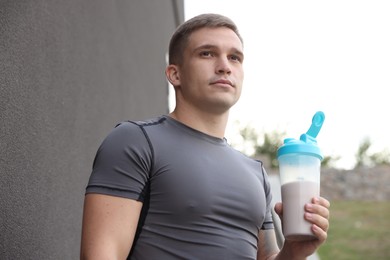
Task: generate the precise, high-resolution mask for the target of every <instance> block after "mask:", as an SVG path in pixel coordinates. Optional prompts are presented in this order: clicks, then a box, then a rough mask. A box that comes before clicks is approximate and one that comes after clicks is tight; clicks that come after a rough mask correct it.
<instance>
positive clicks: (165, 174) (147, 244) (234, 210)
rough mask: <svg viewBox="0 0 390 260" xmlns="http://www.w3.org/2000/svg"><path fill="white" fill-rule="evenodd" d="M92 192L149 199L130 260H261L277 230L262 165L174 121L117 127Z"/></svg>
mask: <svg viewBox="0 0 390 260" xmlns="http://www.w3.org/2000/svg"><path fill="white" fill-rule="evenodd" d="M86 192H87V193H99V194H107V195H113V196H120V197H124V198H129V199H134V200H138V201H142V202H143V209H142V213H141V218H140V223H139V225H138V230H137V234H136V237H135V241H134V243H133V248H132V250H131V252H130V255H129V258H128V259H142V260H143V259H146V260H150V259H151V260H154V259H159V260H160V259H161V260H163V259H202V260H206V259H213V260H215V259H235V260H236V259H256V254H257V239H258V232H259V230H260V229H272V228H273V223H272V216H271V192H270V185H269V182H268V179H267V175H266V172H265V170H264V168H263V166H262V163H261V162H259V161H256V160H253V159H251V158H249V157H247V156H245V155H243V154H242V153H240V152H238V151H236V150H235V149H233V148H232V147H230V146H229V145H228V144H227V142H226V140H225V139H220V138H216V137H212V136H209V135H206V134H204V133H201V132H199V131H197V130H194V129H192V128H189V127H187V126H186V125H184V124H182V123H180V122H178V121H176V120H174V119H172V118H170V117H168V116H161V117H159V118H156V119H152V120H150V121H145V122H123V123H121V124H119V125H118V126H117V127H115V128H114V129H113V130H112V132H111V133H109V135H108V136H107V137H106V138H105V140H104V141H103V143H102V144H101V146H100V148H99V149H98V151H97V154H96V157H95V160H94V164H93V171H92V174H91V177H90V180H89V183H88V186H87V189H86Z"/></svg>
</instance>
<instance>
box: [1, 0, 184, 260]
mask: <svg viewBox="0 0 390 260" xmlns="http://www.w3.org/2000/svg"><path fill="white" fill-rule="evenodd" d="M183 10H184V9H183V1H181V0H172V1H170V0H163V1H161V0H153V1H152V0H148V1H143V0H138V1H137V0H133V1H120V0H117V1H106V0H84V1H76V0H68V1H59V0H55V1H53V0H50V1H49V0H35V1H28V0H8V1H6V0H0V174H1V175H0V185H1V188H0V209H1V210H0V221H1V224H0V229H1V231H0V259H77V258H78V257H79V247H80V234H81V220H82V206H83V199H84V191H85V186H86V183H87V181H88V177H89V174H90V171H91V166H92V162H93V158H94V155H95V152H96V150H97V148H98V146H99V145H100V142H101V141H102V140H103V138H104V137H105V136H106V135H107V133H108V132H109V131H110V130H111V129H112V128H113V127H114V126H115V124H116V123H117V122H119V121H122V120H127V119H143V118H146V117H152V116H156V115H160V114H163V113H166V112H167V111H168V84H167V82H166V80H165V76H164V68H165V65H166V63H165V59H166V58H165V55H166V50H167V46H168V41H169V38H170V36H171V34H172V33H173V31H174V29H175V28H176V26H177V25H178V23H180V22H182V21H183V20H184V14H183Z"/></svg>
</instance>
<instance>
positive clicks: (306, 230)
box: [281, 181, 320, 241]
mask: <svg viewBox="0 0 390 260" xmlns="http://www.w3.org/2000/svg"><path fill="white" fill-rule="evenodd" d="M319 186H320V185H319V183H317V182H313V181H294V182H289V183H286V184H283V185H282V188H281V189H282V201H283V234H284V236H285V238H286V239H288V240H295V241H302V240H312V239H315V238H316V237H315V236H314V234H313V232H312V231H311V225H312V224H311V223H310V222H308V221H306V220H305V219H304V214H305V209H304V207H305V204H306V203H311V201H312V198H314V197H318V196H319V195H320V187H319Z"/></svg>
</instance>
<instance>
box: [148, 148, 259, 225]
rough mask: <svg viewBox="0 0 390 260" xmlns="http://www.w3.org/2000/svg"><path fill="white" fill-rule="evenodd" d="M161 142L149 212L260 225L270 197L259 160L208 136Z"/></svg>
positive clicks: (191, 221)
mask: <svg viewBox="0 0 390 260" xmlns="http://www.w3.org/2000/svg"><path fill="white" fill-rule="evenodd" d="M158 147H159V148H158V149H156V150H155V164H154V170H153V173H152V175H151V178H150V205H151V206H150V211H151V212H150V213H153V211H154V210H155V212H156V214H157V215H159V218H160V219H161V218H163V219H164V218H174V221H175V222H176V223H180V222H181V221H182V222H184V223H185V224H186V225H191V224H196V223H204V222H205V221H213V222H215V223H219V224H223V225H237V226H241V227H242V226H245V225H249V226H252V228H259V227H261V225H262V222H263V220H264V217H265V210H266V198H265V192H264V187H263V181H264V180H263V176H262V172H261V166H260V163H258V162H255V161H254V160H252V159H249V158H247V157H245V156H243V155H242V154H239V153H237V152H236V151H234V150H232V149H231V148H230V147H227V146H221V145H215V144H212V143H208V142H197V143H191V144H189V143H185V142H182V143H179V144H176V145H175V146H174V147H172V146H170V145H159V146H158ZM161 213H162V214H161Z"/></svg>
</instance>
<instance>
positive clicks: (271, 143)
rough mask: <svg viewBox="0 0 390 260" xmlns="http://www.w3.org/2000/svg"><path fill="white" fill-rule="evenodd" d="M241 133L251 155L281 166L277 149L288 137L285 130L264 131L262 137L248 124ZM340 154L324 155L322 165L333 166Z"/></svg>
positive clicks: (273, 165)
mask: <svg viewBox="0 0 390 260" xmlns="http://www.w3.org/2000/svg"><path fill="white" fill-rule="evenodd" d="M239 133H240V135H241V137H242V139H243V141H244V143H245V144H246V145H245V146H246V147H248V146H249V147H251V148H252V149H250V150H251V153H250V154H248V155H249V156H252V157H255V158H261V159H262V160H264V159H265V160H267V162H265V163H266V164H268V163H269V165H266V166H267V167H271V168H277V167H278V166H279V164H278V160H277V150H278V148H279V147H280V146H281V145H282V144H283V140H284V138H285V137H286V133H285V132H279V131H273V132H271V133H264V134H263V136H262V137H260V136H259V133H258V132H256V130H255V129H254V128H252V127H250V126H246V127H243V128H241V129H240V132H239ZM339 159H340V157H338V156H324V159H323V160H322V162H321V165H322V167H327V168H329V167H331V166H333V164H334V162H335V161H337V160H339Z"/></svg>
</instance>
